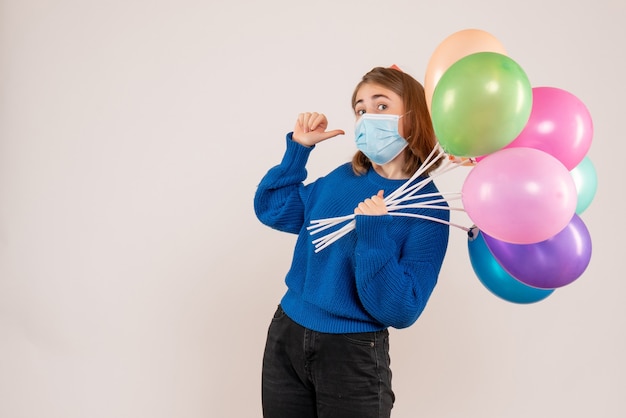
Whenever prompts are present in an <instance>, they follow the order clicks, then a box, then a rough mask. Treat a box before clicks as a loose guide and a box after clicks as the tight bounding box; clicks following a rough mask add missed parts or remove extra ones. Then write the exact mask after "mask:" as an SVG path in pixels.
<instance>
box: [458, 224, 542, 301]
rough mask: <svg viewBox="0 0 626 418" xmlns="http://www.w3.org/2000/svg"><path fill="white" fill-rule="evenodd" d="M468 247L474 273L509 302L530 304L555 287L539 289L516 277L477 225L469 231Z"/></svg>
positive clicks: (491, 290) (492, 290)
mask: <svg viewBox="0 0 626 418" xmlns="http://www.w3.org/2000/svg"><path fill="white" fill-rule="evenodd" d="M467 248H468V250H469V256H470V261H471V263H472V268H473V269H474V273H476V276H478V279H479V280H480V282H481V283H482V284H483V286H485V287H486V288H487V290H489V291H490V292H491V293H493V294H494V295H496V296H498V297H499V298H501V299H504V300H505V301H507V302H513V303H520V304H528V303H535V302H539V301H540V300H543V299H545V298H547V297H548V296H550V294H552V292H554V289H537V288H535V287H531V286H528V285H526V284H524V283H522V282H520V281H519V280H517V279H515V278H514V277H513V276H511V275H510V274H509V273H507V272H506V270H505V269H504V268H503V267H502V266H501V265H500V264H499V263H498V261H497V260H496V259H495V258H494V256H493V255H492V254H491V251H490V250H489V247H487V244H486V243H485V240H484V238H483V235H482V234H481V233H480V230H479V229H478V228H477V227H473V228H472V229H471V230H470V232H469V233H468V241H467Z"/></svg>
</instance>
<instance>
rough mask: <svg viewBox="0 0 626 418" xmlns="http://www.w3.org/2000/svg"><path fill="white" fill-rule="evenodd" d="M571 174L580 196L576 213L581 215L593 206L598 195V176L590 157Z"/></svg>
mask: <svg viewBox="0 0 626 418" xmlns="http://www.w3.org/2000/svg"><path fill="white" fill-rule="evenodd" d="M570 174H571V175H572V178H573V179H574V184H575V185H576V193H577V194H578V201H577V204H576V213H577V214H579V215H580V214H581V213H583V212H584V211H585V210H586V209H587V208H588V207H589V205H591V202H592V201H593V198H594V197H595V195H596V189H597V187H598V176H597V174H596V169H595V167H594V166H593V163H592V162H591V160H590V159H589V157H585V158H583V160H582V161H581V162H580V164H578V165H577V166H576V167H574V168H573V169H572V170H570Z"/></svg>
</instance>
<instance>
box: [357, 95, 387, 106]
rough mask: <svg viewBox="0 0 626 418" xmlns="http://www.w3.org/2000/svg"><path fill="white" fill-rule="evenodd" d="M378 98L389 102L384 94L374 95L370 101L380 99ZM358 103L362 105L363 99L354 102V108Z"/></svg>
mask: <svg viewBox="0 0 626 418" xmlns="http://www.w3.org/2000/svg"><path fill="white" fill-rule="evenodd" d="M380 98H383V99H387V100H390V99H389V97H387V96H385V95H384V94H375V95H373V96H372V100H376V99H380ZM359 103H363V99H359V100H357V101H356V102H354V105H355V106H356V105H358V104H359Z"/></svg>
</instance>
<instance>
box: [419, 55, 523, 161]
mask: <svg viewBox="0 0 626 418" xmlns="http://www.w3.org/2000/svg"><path fill="white" fill-rule="evenodd" d="M431 106H432V112H431V117H432V121H433V127H434V128H435V134H436V136H437V139H438V140H439V143H440V144H441V146H442V147H443V149H444V150H445V151H446V152H447V153H449V154H451V155H455V156H458V157H474V156H481V155H486V154H490V153H492V152H494V151H496V150H499V149H501V148H503V147H505V146H506V145H508V144H509V143H510V142H511V141H513V140H514V139H515V138H516V137H517V136H518V135H519V133H520V132H521V131H522V129H524V126H525V125H526V122H527V121H528V118H529V116H530V111H531V107H532V88H531V85H530V82H529V81H528V78H527V76H526V73H525V72H524V70H523V69H522V68H521V67H520V66H519V65H518V64H517V63H516V62H515V61H513V60H512V59H510V58H509V57H507V56H505V55H502V54H498V53H495V52H478V53H475V54H472V55H468V56H466V57H464V58H461V59H460V60H458V61H457V62H455V63H454V64H452V66H450V68H448V70H447V71H446V72H445V73H444V74H443V75H442V77H441V79H440V80H439V83H438V84H437V87H436V88H435V91H434V93H433V99H432V105H431Z"/></svg>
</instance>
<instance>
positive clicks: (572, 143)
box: [505, 87, 593, 170]
mask: <svg viewBox="0 0 626 418" xmlns="http://www.w3.org/2000/svg"><path fill="white" fill-rule="evenodd" d="M532 91H533V105H532V109H531V112H530V118H529V119H528V122H527V123H526V126H525V127H524V129H523V130H522V132H521V133H520V134H519V135H518V136H517V138H515V139H514V140H513V142H511V143H510V144H508V145H507V146H506V147H505V148H516V147H528V148H535V149H538V150H541V151H545V152H547V153H548V154H550V155H552V156H554V157H555V158H557V159H558V160H559V161H561V162H562V163H563V164H564V165H565V167H567V169H568V170H571V169H573V168H574V167H576V166H577V165H578V163H580V162H581V161H582V159H583V158H584V157H585V155H586V154H587V152H588V151H589V148H590V147H591V139H592V137H593V121H592V120H591V115H590V114H589V111H588V110H587V108H586V107H585V105H584V104H583V103H582V102H581V101H580V100H579V99H578V98H577V97H576V96H574V95H573V94H571V93H568V92H567V91H565V90H561V89H558V88H555V87H535V88H533V89H532Z"/></svg>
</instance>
